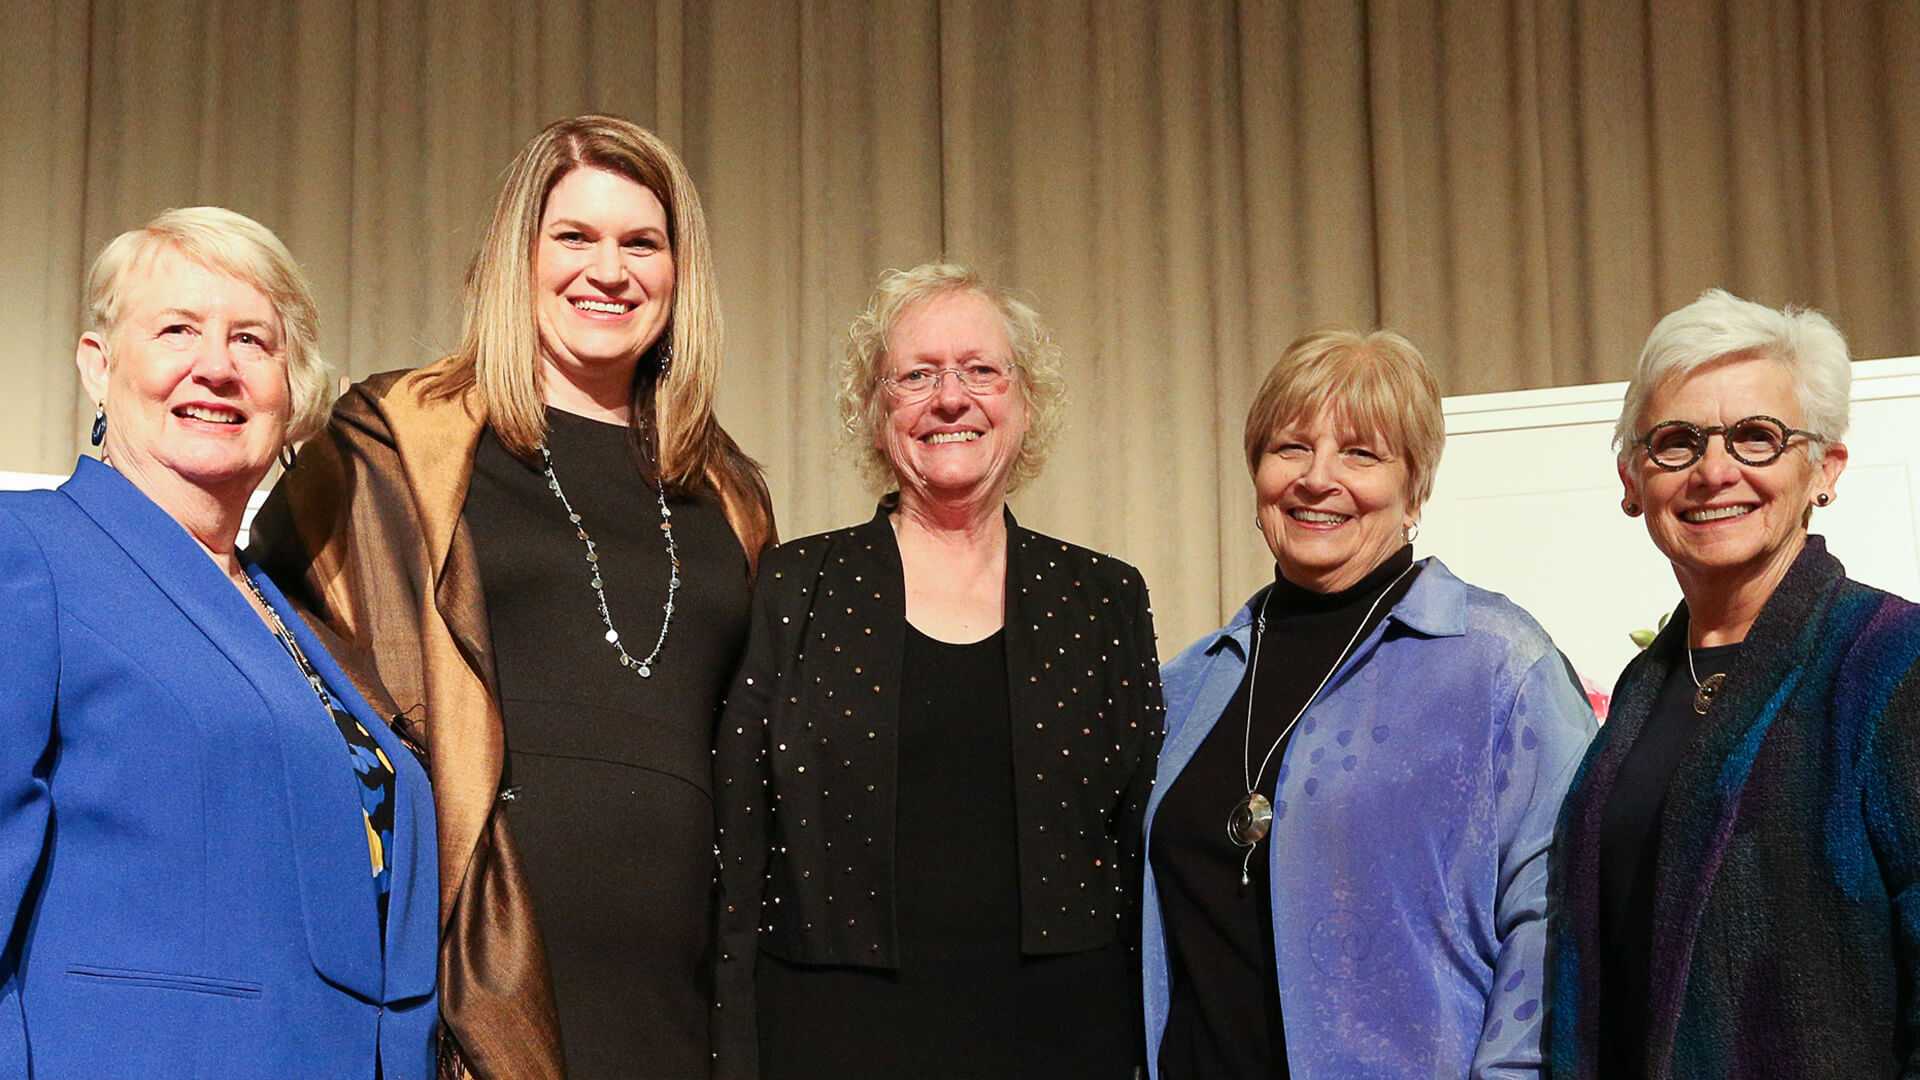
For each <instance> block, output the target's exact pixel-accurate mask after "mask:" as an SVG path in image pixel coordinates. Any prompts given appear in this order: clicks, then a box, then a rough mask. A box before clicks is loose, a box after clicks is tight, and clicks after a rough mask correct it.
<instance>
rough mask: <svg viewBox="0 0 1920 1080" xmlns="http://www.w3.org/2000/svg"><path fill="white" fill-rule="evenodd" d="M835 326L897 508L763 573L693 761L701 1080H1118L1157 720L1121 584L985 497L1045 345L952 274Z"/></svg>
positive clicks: (1035, 431)
mask: <svg viewBox="0 0 1920 1080" xmlns="http://www.w3.org/2000/svg"><path fill="white" fill-rule="evenodd" d="M851 336H852V348H851V349H850V350H849V358H848V362H847V365H846V368H847V372H846V374H847V385H846V388H845V390H843V394H842V403H843V411H844V412H845V413H846V414H847V416H848V417H849V420H850V423H849V429H850V431H853V432H854V433H855V437H856V438H861V439H862V443H861V445H862V446H870V447H871V448H872V455H871V460H870V463H871V464H872V465H874V466H875V469H874V470H873V471H874V472H875V474H876V476H877V477H878V478H880V479H883V480H885V481H887V482H889V483H893V484H898V485H899V488H900V490H899V493H898V495H897V496H889V497H888V498H887V499H886V500H883V502H882V504H881V507H880V510H879V512H878V513H877V514H875V516H874V517H873V519H872V520H871V521H868V522H867V523H865V524H862V525H856V526H853V527H851V528H847V529H842V530H838V531H835V532H829V533H824V534H821V535H818V536H813V537H808V538H806V539H802V540H797V541H794V542H792V543H789V544H786V545H784V546H782V547H780V548H778V549H776V550H774V551H772V552H770V553H768V554H767V555H766V556H765V557H764V560H763V562H762V564H761V574H760V579H759V584H758V586H757V588H756V592H755V599H754V616H753V624H752V627H751V630H750V639H749V644H748V650H747V656H746V659H745V661H744V663H743V664H742V667H741V671H740V674H739V676H738V677H737V678H736V680H735V682H734V685H733V688H732V691H731V693H730V694H729V696H728V701H727V706H726V709H725V711H724V714H723V716H722V719H721V723H720V731H719V733H718V736H717V744H716V745H717V747H718V749H717V750H716V756H715V779H714V791H715V800H716V803H717V805H718V813H719V828H720V841H719V845H720V861H721V871H720V897H719V903H720V910H719V949H720V956H719V964H718V986H717V993H716V998H717V1000H716V1012H715V1034H714V1044H715V1046H716V1049H717V1054H718V1064H717V1075H720V1076H725V1077H749V1076H754V1075H765V1076H768V1077H798V1076H811V1075H832V1076H836V1077H854V1076H863V1075H864V1076H903V1075H929V1074H942V1075H994V1076H1022V1075H1028V1076H1049V1077H1054V1076H1076V1075H1084V1076H1115V1077H1120V1076H1127V1075H1130V1074H1131V1071H1132V1068H1133V1067H1134V1065H1136V1064H1138V1063H1139V1062H1140V1061H1141V1060H1142V1055H1143V1053H1144V1051H1143V1048H1142V1042H1141V1035H1140V1021H1139V1004H1138V999H1137V990H1136V985H1137V975H1136V972H1137V957H1136V955H1135V953H1134V950H1133V948H1132V942H1133V940H1134V938H1135V936H1136V935H1135V933H1134V930H1133V926H1134V925H1135V912H1136V906H1137V897H1138V893H1139V881H1140V864H1139V857H1140V852H1139V819H1140V810H1141V807H1142V805H1143V804H1144V802H1145V798H1146V793H1147V789H1148V786H1149V784H1150V781H1151V774H1152V769H1153V762H1154V759H1155V756H1156V753H1157V750H1158V745H1159V739H1160V731H1161V714H1162V711H1163V710H1162V705H1161V699H1160V687H1159V678H1158V672H1157V669H1158V664H1157V660H1156V657H1155V652H1154V638H1153V623H1152V616H1151V613H1150V612H1149V610H1148V607H1147V591H1146V586H1145V584H1144V582H1142V580H1141V578H1140V575H1139V573H1138V571H1136V570H1134V569H1133V568H1132V567H1130V566H1128V565H1127V564H1125V563H1123V562H1120V561H1119V560H1116V559H1111V558H1108V557H1106V556H1103V555H1099V554H1096V553H1094V552H1092V551H1088V550H1086V549H1084V548H1080V547H1076V546H1074V545H1071V544H1066V543H1062V542H1060V541H1058V540H1054V539H1051V538H1049V537H1046V536H1043V535H1041V534H1039V533H1036V532H1033V531H1031V530H1028V529H1024V528H1021V527H1020V526H1019V525H1018V523H1016V522H1015V521H1014V519H1013V516H1012V514H1011V513H1009V512H1007V511H1006V509H1005V496H1006V492H1007V490H1008V489H1009V487H1010V486H1011V485H1012V484H1013V483H1014V482H1016V481H1017V480H1018V479H1022V478H1024V477H1026V476H1030V475H1032V473H1033V471H1035V470H1037V468H1038V465H1039V461H1040V457H1041V455H1042V454H1043V453H1044V450H1045V448H1046V443H1047V441H1048V440H1047V437H1048V435H1049V434H1050V433H1051V429H1052V424H1053V421H1054V408H1055V406H1056V405H1057V403H1058V400H1059V397H1060V390H1059V382H1058V379H1059V376H1058V349H1057V347H1055V346H1054V345H1053V344H1052V342H1051V341H1050V340H1049V339H1048V337H1047V335H1046V332H1045V330H1044V328H1043V327H1042V326H1041V325H1040V323H1039V320H1038V318H1037V316H1035V315H1034V314H1033V312H1032V311H1031V309H1028V308H1027V307H1026V306H1025V305H1023V304H1020V303H1019V302H1018V301H1016V300H1012V299H1011V298H1009V297H1007V296H1006V295H1005V294H1004V293H1001V292H1000V291H999V290H997V289H995V288H994V287H993V286H991V285H989V284H987V283H986V282H984V281H982V280H980V279H979V278H978V277H977V276H976V275H974V274H972V273H971V272H969V271H967V270H965V269H963V268H959V267H951V266H926V267H921V268H918V269H916V270H913V271H907V272H905V273H898V274H892V275H889V276H888V277H887V278H885V279H883V280H882V283H881V285H880V288H879V289H878V290H877V291H876V293H875V295H874V299H873V303H872V305H871V306H870V307H869V309H868V311H867V312H866V313H865V314H863V315H862V316H861V318H860V319H859V320H858V321H856V323H855V325H854V329H853V332H852V335H851Z"/></svg>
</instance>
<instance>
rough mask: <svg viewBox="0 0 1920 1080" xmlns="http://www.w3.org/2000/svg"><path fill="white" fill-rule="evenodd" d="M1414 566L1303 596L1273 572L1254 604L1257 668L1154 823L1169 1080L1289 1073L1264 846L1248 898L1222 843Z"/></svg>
mask: <svg viewBox="0 0 1920 1080" xmlns="http://www.w3.org/2000/svg"><path fill="white" fill-rule="evenodd" d="M1412 565H1413V548H1412V547H1411V546H1407V547H1402V548H1401V549H1400V550H1399V551H1397V552H1395V553H1394V554H1393V555H1390V556H1388V558H1387V559H1386V561H1385V562H1383V563H1381V564H1380V565H1379V566H1377V567H1375V568H1374V570H1373V571H1372V572H1371V573H1369V574H1368V575H1367V576H1366V577H1365V578H1363V579H1361V581H1360V582H1359V583H1357V584H1355V585H1354V586H1353V587H1351V588H1349V589H1344V590H1341V591H1340V592H1335V593H1318V592H1313V591H1312V590H1309V589H1304V588H1301V587H1300V586H1298V585H1295V584H1293V583H1292V582H1290V581H1288V580H1287V579H1286V578H1285V577H1283V576H1281V574H1280V573H1279V572H1278V571H1277V570H1276V572H1275V574H1274V583H1273V585H1272V586H1271V587H1270V588H1268V589H1265V590H1263V591H1262V592H1260V593H1259V594H1258V595H1256V596H1255V597H1254V599H1253V605H1254V610H1255V612H1256V613H1258V612H1260V611H1261V609H1262V607H1263V606H1264V608H1265V616H1266V632H1265V634H1264V635H1260V634H1256V638H1258V639H1260V648H1259V656H1258V663H1257V664H1255V663H1249V665H1248V668H1247V675H1246V677H1245V678H1243V679H1242V680H1241V682H1240V686H1239V688H1238V689H1237V690H1235V691H1234V694H1233V698H1232V699H1231V700H1230V701H1228V702H1227V707H1226V709H1225V711H1223V712H1222V713H1221V715H1220V719H1219V721H1218V722H1217V723H1216V724H1215V725H1214V727H1213V730H1212V731H1210V732H1208V734H1207V737H1206V739H1205V740H1203V741H1202V742H1201V744H1200V747H1199V749H1198V750H1196V751H1195V752H1194V755H1193V759H1192V760H1191V761H1189V762H1188V763H1187V765H1186V767H1185V768H1184V769H1182V770H1181V771H1180V775H1179V776H1177V777H1175V778H1174V779H1173V781H1172V786H1171V787H1169V788H1168V789H1167V793H1166V795H1165V796H1164V797H1162V799H1161V802H1160V808H1159V810H1158V811H1157V812H1156V814H1155V816H1154V822H1153V841H1152V844H1151V848H1150V851H1149V856H1148V857H1149V859H1150V861H1151V864H1152V870H1153V875H1154V882H1155V885H1156V886H1157V887H1158V889H1159V894H1160V908H1161V917H1162V923H1163V925H1164V926H1165V928H1166V935H1167V952H1168V962H1169V967H1170V969H1171V974H1172V980H1171V1000H1170V1002H1169V1006H1168V1012H1167V1026H1166V1032H1165V1034H1164V1036H1163V1037H1162V1040H1161V1045H1160V1072H1161V1076H1162V1077H1164V1078H1166V1080H1197V1078H1202V1077H1213V1078H1221V1077H1244V1076H1261V1077H1283V1078H1284V1077H1286V1076H1287V1075H1288V1073H1287V1052H1286V1047H1287V1042H1286V1034H1285V1031H1284V1028H1283V1026H1282V1024H1281V1011H1280V999H1281V988H1280V985H1279V977H1278V973H1277V972H1276V970H1275V967H1274V947H1273V897H1272V895H1271V891H1270V888H1271V883H1270V881H1269V879H1268V875H1267V873H1266V862H1267V857H1268V850H1267V844H1266V842H1265V841H1262V842H1261V843H1260V844H1259V845H1257V846H1256V847H1255V848H1254V849H1253V859H1252V873H1251V875H1250V881H1249V884H1248V885H1246V886H1244V887H1243V886H1242V885H1241V884H1240V873H1241V866H1242V860H1243V859H1245V857H1246V855H1247V850H1246V849H1245V848H1241V847H1236V846H1235V845H1234V844H1233V843H1232V841H1230V840H1229V839H1228V838H1227V814H1228V812H1229V811H1230V810H1232V809H1233V807H1234V804H1235V803H1237V802H1238V801H1239V800H1240V798H1241V797H1242V796H1244V795H1245V794H1246V793H1247V788H1248V781H1247V774H1249V773H1251V772H1253V771H1254V770H1257V769H1259V768H1260V762H1261V759H1262V758H1266V757H1267V756H1268V748H1269V747H1273V748H1274V749H1273V752H1272V756H1271V760H1270V761H1268V763H1267V766H1266V769H1265V770H1264V771H1263V772H1261V774H1260V776H1259V777H1258V778H1257V781H1256V783H1255V784H1254V786H1255V787H1256V788H1258V790H1259V791H1261V792H1262V793H1264V794H1265V795H1266V796H1267V798H1268V799H1272V798H1273V797H1274V788H1275V786H1276V785H1277V782H1278V777H1279V776H1280V775H1281V772H1282V768H1283V766H1284V763H1285V760H1286V750H1287V747H1286V742H1287V740H1289V739H1291V737H1292V731H1291V730H1289V729H1288V723H1289V721H1291V720H1293V719H1294V717H1295V715H1296V714H1298V713H1300V711H1301V709H1302V708H1303V707H1304V706H1305V705H1306V704H1307V699H1308V697H1309V696H1310V695H1311V694H1312V693H1313V692H1314V690H1315V688H1317V687H1318V686H1319V685H1320V681H1321V679H1323V678H1324V677H1326V675H1327V674H1328V671H1329V669H1331V668H1332V667H1334V665H1335V664H1336V663H1337V662H1338V661H1339V660H1340V658H1341V654H1342V653H1343V652H1344V651H1345V650H1346V648H1347V644H1348V642H1350V641H1352V642H1354V643H1355V645H1356V646H1357V645H1358V643H1359V642H1360V641H1361V640H1364V638H1365V637H1366V635H1367V634H1368V633H1369V632H1371V631H1372V629H1373V627H1374V626H1375V625H1376V624H1378V623H1379V622H1380V620H1382V619H1384V618H1386V614H1387V612H1388V611H1389V610H1391V609H1392V607H1393V605H1394V604H1396V603H1398V602H1399V600H1400V598H1401V597H1403V596H1405V595H1406V593H1407V589H1408V588H1410V587H1411V586H1412V584H1413V579H1414V578H1415V577H1416V576H1417V575H1418V573H1419V572H1418V571H1414V572H1412V573H1404V572H1405V571H1407V569H1408V568H1409V567H1410V566H1412ZM1403 573H1404V576H1402V575H1403ZM1383 594H1384V595H1383ZM1376 601H1378V603H1377V604H1376V603H1375V602H1376ZM1226 647H1227V648H1231V647H1232V646H1226ZM1249 648H1251V644H1250V645H1249ZM1249 693H1251V694H1252V699H1253V709H1252V712H1251V714H1249V712H1248V709H1247V701H1248V695H1249ZM1283 733H1284V735H1283ZM1276 742H1277V743H1278V745H1277V746H1276ZM1243 746H1244V748H1245V749H1244V758H1245V764H1243ZM1275 826H1276V827H1280V828H1284V827H1285V826H1284V823H1283V822H1275ZM1281 902H1282V903H1284V902H1285V898H1284V897H1282V898H1281Z"/></svg>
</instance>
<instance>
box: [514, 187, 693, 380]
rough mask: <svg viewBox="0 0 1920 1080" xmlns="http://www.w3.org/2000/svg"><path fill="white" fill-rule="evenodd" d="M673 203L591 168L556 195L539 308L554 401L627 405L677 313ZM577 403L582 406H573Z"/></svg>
mask: <svg viewBox="0 0 1920 1080" xmlns="http://www.w3.org/2000/svg"><path fill="white" fill-rule="evenodd" d="M667 235H668V230H667V211H666V207H664V206H662V205H661V203H660V198H659V196H657V195H655V194H654V193H653V192H652V191H651V190H649V189H648V188H646V187H645V186H643V185H641V184H638V183H635V182H634V181H632V180H629V179H627V178H626V177H624V176H621V175H620V174H618V173H612V172H608V171H606V170H604V169H596V168H591V167H582V168H578V169H574V170H573V171H572V172H569V173H568V174H566V175H565V176H563V177H561V178H560V182H559V183H557V184H555V185H554V186H553V190H552V191H551V192H549V193H548V195H547V205H546V210H545V211H544V212H543V213H542V214H541V218H540V235H539V236H538V237H537V238H536V239H535V241H534V255H533V285H534V315H535V320H536V322H537V324H538V326H539V330H540V354H541V359H542V362H543V363H544V365H545V376H544V384H545V387H546V394H547V400H548V402H549V403H550V404H553V405H556V406H558V407H561V408H568V407H569V404H570V403H571V402H573V401H575V400H577V399H578V398H579V397H580V396H582V395H584V396H585V397H587V398H589V399H593V400H598V401H601V402H603V403H606V402H611V403H616V404H618V403H624V401H625V400H626V396H627V395H628V393H629V392H630V389H631V386H632V383H633V372H634V368H635V366H636V365H637V364H638V362H639V359H640V356H641V354H642V353H644V352H646V350H647V348H648V347H649V346H651V345H652V344H653V343H654V340H655V339H657V338H658V337H659V336H660V332H661V330H662V329H664V328H665V327H666V325H667V320H668V319H669V318H670V317H671V316H672V314H673V251H672V249H671V248H670V247H669V246H668V241H667ZM570 411H576V412H578V411H582V410H581V409H579V408H573V409H571V410H570Z"/></svg>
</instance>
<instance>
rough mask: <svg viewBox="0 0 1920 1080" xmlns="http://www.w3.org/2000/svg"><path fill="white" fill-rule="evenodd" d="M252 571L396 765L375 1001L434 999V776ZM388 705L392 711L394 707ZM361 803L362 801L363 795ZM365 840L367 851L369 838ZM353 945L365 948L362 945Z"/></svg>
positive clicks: (252, 571)
mask: <svg viewBox="0 0 1920 1080" xmlns="http://www.w3.org/2000/svg"><path fill="white" fill-rule="evenodd" d="M247 571H248V574H249V575H250V576H251V577H252V578H253V580H254V583H255V584H257V585H258V586H259V587H260V591H261V592H263V593H264V594H266V597H267V599H268V600H269V601H270V602H271V603H272V604H273V606H274V608H275V609H276V610H278V611H279V612H280V618H281V620H282V621H283V622H285V623H286V624H287V628H288V629H289V630H291V631H292V632H293V636H294V639H295V640H296V641H298V642H299V643H300V648H301V651H303V652H305V653H306V654H307V659H308V660H309V661H311V662H312V664H313V666H314V668H315V669H316V670H318V671H319V672H320V677H321V678H322V679H323V680H325V681H326V684H327V689H328V691H329V692H331V693H332V694H333V696H334V698H335V702H336V704H338V705H341V706H343V707H345V708H346V709H347V711H348V712H350V713H352V714H353V717H354V719H356V720H358V721H360V723H361V726H363V727H365V728H366V729H367V732H368V734H370V735H372V736H373V739H374V741H375V742H377V743H379V744H380V749H381V750H382V751H384V752H385V753H386V755H387V760H388V761H390V762H392V763H393V767H394V791H393V800H394V803H393V850H391V851H389V852H388V853H387V863H388V869H389V871H390V875H391V876H390V878H389V882H390V884H389V892H388V894H387V937H386V942H385V949H384V953H385V957H386V962H385V964H384V971H383V972H382V975H381V982H380V983H379V984H378V985H379V987H380V992H379V993H378V994H377V995H369V996H371V997H373V998H374V999H375V1000H381V1001H388V1002H392V1001H403V1000H406V999H408V998H418V997H425V996H426V995H428V994H431V993H432V992H433V985H434V969H435V966H436V965H435V961H434V957H435V954H436V953H437V951H438V949H439V922H438V908H437V900H438V894H437V892H436V890H435V889H434V882H435V880H436V877H437V875H435V873H434V870H435V868H436V866H437V854H436V851H435V848H434V814H433V799H432V795H431V789H430V788H429V787H428V786H427V784H426V777H425V775H424V773H423V771H422V770H421V769H420V767H419V766H418V765H417V764H415V761H416V759H415V757H414V753H413V750H412V749H411V748H409V747H408V746H407V745H406V743H405V742H404V741H402V740H401V738H400V736H399V735H398V734H397V733H395V732H394V730H393V729H392V727H391V726H390V725H389V723H388V721H387V719H386V718H385V717H383V716H382V715H381V713H380V710H378V709H376V708H374V707H373V705H372V703H371V702H369V701H368V700H367V699H366V698H365V697H363V696H362V695H361V693H360V692H359V690H358V689H357V684H356V682H355V680H354V679H353V678H352V677H351V676H350V675H349V674H348V673H347V671H346V670H345V669H344V668H343V667H342V666H341V664H340V662H339V661H338V660H337V659H335V657H334V655H333V651H332V649H331V648H329V647H328V645H327V643H326V642H324V641H322V640H320V638H319V636H318V635H317V634H315V633H314V632H313V630H312V628H311V627H309V626H308V625H307V623H306V621H305V620H304V619H301V618H299V617H298V616H296V615H295V613H294V609H293V605H292V604H291V603H289V602H288V601H287V599H286V597H284V596H282V595H281V593H280V591H279V589H277V588H275V587H274V584H273V581H272V579H270V578H268V577H267V574H266V572H265V571H263V570H261V569H260V568H259V567H257V566H249V567H248V568H247ZM375 685H377V683H376V684H375ZM383 704H385V705H387V706H389V707H390V706H391V702H385V703H383ZM354 797H355V800H356V802H357V800H358V798H359V792H358V791H357V790H356V791H355V792H354ZM362 841H363V843H362V845H361V846H362V847H364V835H363V836H362ZM356 852H357V849H356ZM349 872H350V873H354V874H357V875H358V876H359V877H360V878H361V879H362V880H363V881H364V880H366V879H367V877H368V876H369V872H370V868H369V867H367V866H366V864H364V863H362V862H361V861H360V860H359V859H358V858H356V859H353V860H351V866H350V868H349ZM350 944H354V946H355V947H358V943H350Z"/></svg>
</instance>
